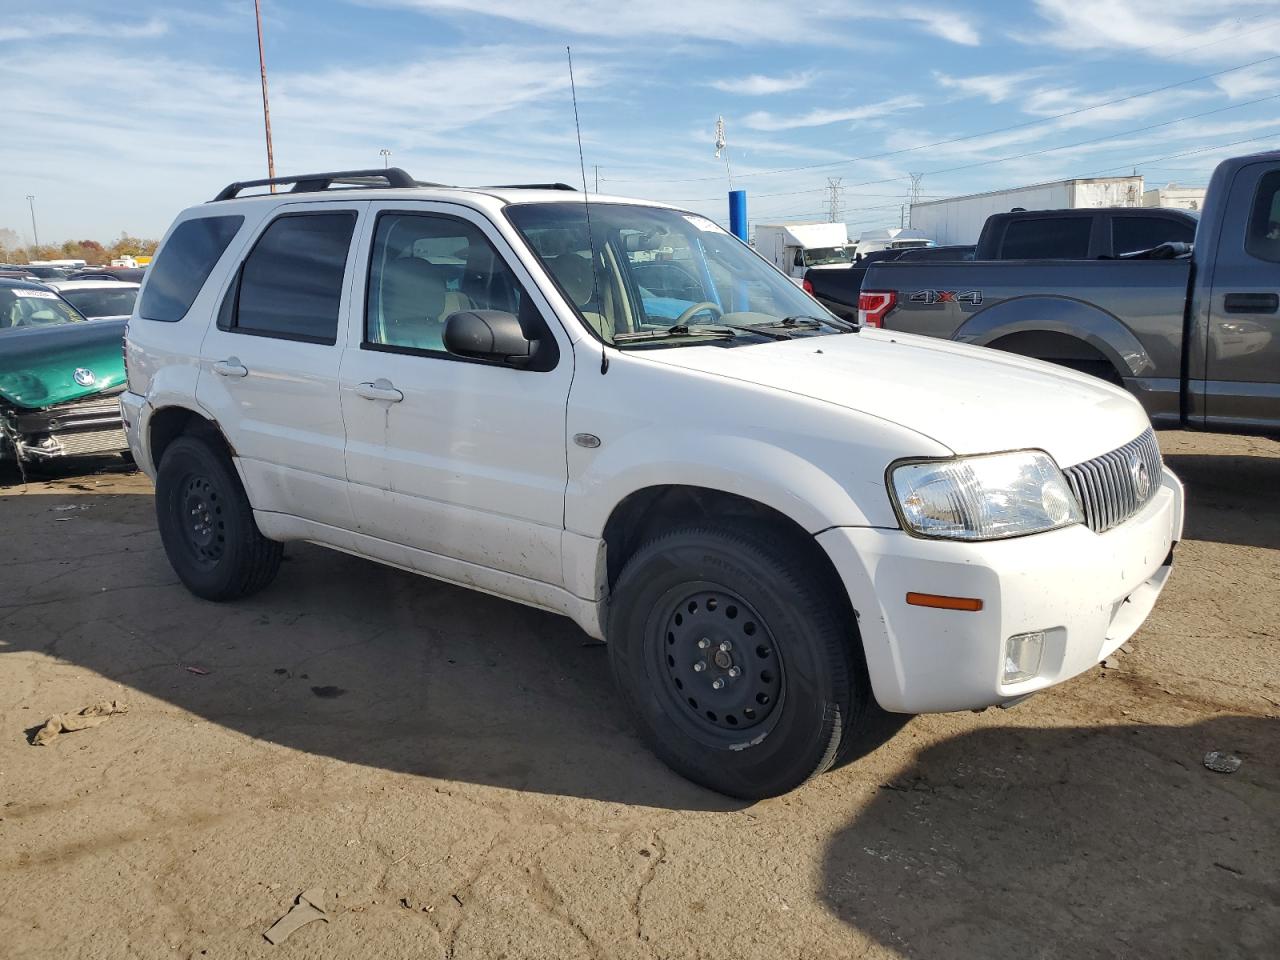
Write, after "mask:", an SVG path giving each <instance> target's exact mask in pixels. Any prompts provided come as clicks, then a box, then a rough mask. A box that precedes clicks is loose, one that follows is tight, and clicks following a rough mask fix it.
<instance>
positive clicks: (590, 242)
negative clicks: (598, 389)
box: [564, 46, 609, 374]
mask: <svg viewBox="0 0 1280 960" xmlns="http://www.w3.org/2000/svg"><path fill="white" fill-rule="evenodd" d="M564 52H565V54H566V55H567V56H568V58H569V92H570V94H572V96H573V129H574V130H575V131H576V132H577V134H578V170H579V171H580V172H581V173H582V209H583V210H585V211H586V214H587V249H588V250H589V251H590V253H591V299H592V300H593V301H594V300H595V299H596V297H597V296H598V294H599V290H598V289H597V288H596V243H595V238H594V237H593V236H592V234H591V201H590V198H589V196H588V194H587V164H586V161H584V160H583V159H582V125H581V123H579V122H578V88H577V85H576V84H574V82H573V51H572V50H571V49H569V47H568V46H566V47H565V48H564ZM600 339H601V343H600V373H601V374H606V373H608V372H609V353H608V351H607V350H605V345H604V342H603V341H604V334H603V332H602V333H601V334H600Z"/></svg>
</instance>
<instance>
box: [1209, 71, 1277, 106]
mask: <svg viewBox="0 0 1280 960" xmlns="http://www.w3.org/2000/svg"><path fill="white" fill-rule="evenodd" d="M1213 84H1214V86H1216V87H1217V88H1218V89H1219V90H1221V91H1222V92H1223V93H1225V94H1226V95H1227V96H1228V97H1230V98H1231V99H1232V100H1249V99H1252V98H1254V97H1262V96H1266V95H1267V94H1271V93H1276V92H1278V91H1280V74H1276V73H1272V72H1271V71H1269V70H1261V69H1253V70H1243V71H1240V72H1239V73H1226V74H1223V75H1222V76H1220V77H1214V80H1213Z"/></svg>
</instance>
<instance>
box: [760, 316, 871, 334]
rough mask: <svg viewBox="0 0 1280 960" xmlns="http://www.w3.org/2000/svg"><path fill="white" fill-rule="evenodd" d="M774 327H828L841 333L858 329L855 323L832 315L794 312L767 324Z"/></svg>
mask: <svg viewBox="0 0 1280 960" xmlns="http://www.w3.org/2000/svg"><path fill="white" fill-rule="evenodd" d="M769 326H774V327H809V328H813V327H830V328H831V329H832V330H839V331H840V332H841V333H853V332H854V331H855V330H857V329H858V325H857V324H856V323H849V322H847V321H845V320H837V319H835V318H833V317H813V316H809V315H807V314H796V315H795V316H791V317H783V318H782V319H781V320H779V321H778V322H777V323H773V324H769Z"/></svg>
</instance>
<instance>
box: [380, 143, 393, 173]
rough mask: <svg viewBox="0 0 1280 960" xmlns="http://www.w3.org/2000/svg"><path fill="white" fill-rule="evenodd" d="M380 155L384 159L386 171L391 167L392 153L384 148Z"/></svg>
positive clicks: (383, 167) (383, 163) (383, 164)
mask: <svg viewBox="0 0 1280 960" xmlns="http://www.w3.org/2000/svg"><path fill="white" fill-rule="evenodd" d="M378 153H379V154H380V155H381V157H382V169H383V170H385V169H387V167H389V166H391V151H390V150H388V149H387V148H386V147H383V148H382V149H381V150H379V151H378Z"/></svg>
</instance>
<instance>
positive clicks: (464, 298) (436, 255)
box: [365, 212, 536, 354]
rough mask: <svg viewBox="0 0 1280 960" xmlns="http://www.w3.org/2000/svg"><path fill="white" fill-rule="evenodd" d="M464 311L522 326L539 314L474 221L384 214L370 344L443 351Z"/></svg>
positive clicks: (377, 241) (372, 268)
mask: <svg viewBox="0 0 1280 960" xmlns="http://www.w3.org/2000/svg"><path fill="white" fill-rule="evenodd" d="M461 310H501V311H503V312H504V313H513V314H515V315H516V316H517V317H520V318H521V320H522V321H524V320H525V318H526V317H529V316H530V315H531V313H536V311H534V310H533V307H532V304H530V303H529V302H528V296H527V295H526V294H525V292H524V289H523V288H522V287H521V286H520V282H519V281H518V280H517V279H516V277H515V274H513V273H512V272H511V268H510V267H509V266H507V263H506V261H505V260H504V259H503V258H502V257H501V256H500V255H499V254H498V252H497V251H496V250H495V249H494V248H493V245H492V244H490V243H489V241H488V240H487V239H486V238H485V236H484V234H483V233H481V232H480V229H479V228H478V227H476V226H475V225H474V224H472V223H469V222H468V221H466V220H460V219H458V218H456V217H448V216H442V215H433V214H419V213H399V212H390V213H384V214H382V215H381V216H379V217H378V226H377V229H376V230H375V231H374V239H373V254H372V260H371V262H370V265H369V289H368V306H367V310H366V313H365V343H366V344H370V345H373V346H383V347H392V348H400V349H408V350H421V351H425V352H428V353H438V354H443V353H444V352H445V351H444V324H445V320H447V319H448V318H449V315H450V314H453V313H457V312H459V311H461ZM527 332H528V331H527Z"/></svg>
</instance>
